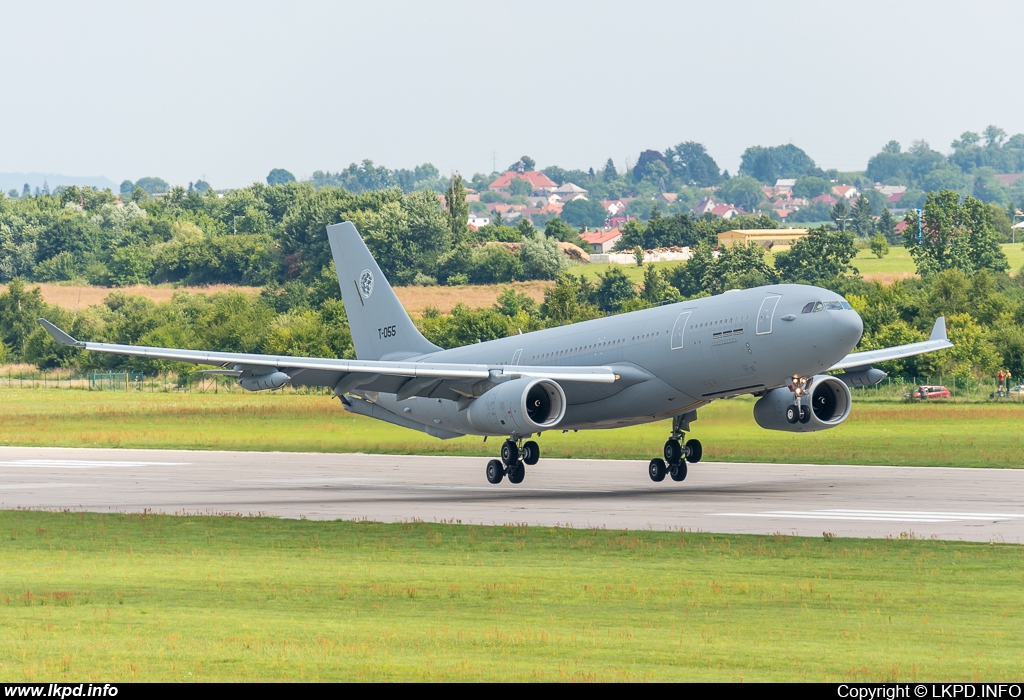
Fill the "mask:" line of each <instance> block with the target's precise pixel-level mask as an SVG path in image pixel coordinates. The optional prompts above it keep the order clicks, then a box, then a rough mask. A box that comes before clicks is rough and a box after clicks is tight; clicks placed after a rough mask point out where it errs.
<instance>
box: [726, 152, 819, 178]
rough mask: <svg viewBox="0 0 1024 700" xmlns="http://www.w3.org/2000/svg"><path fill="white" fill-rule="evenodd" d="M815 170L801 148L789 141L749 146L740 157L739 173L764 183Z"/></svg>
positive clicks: (811, 161)
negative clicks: (778, 143) (773, 144)
mask: <svg viewBox="0 0 1024 700" xmlns="http://www.w3.org/2000/svg"><path fill="white" fill-rule="evenodd" d="M815 170H816V168H815V165H814V161H813V160H812V159H811V157H810V156H809V155H807V154H806V153H805V152H804V151H803V149H801V148H798V147H796V146H794V145H793V144H791V143H787V144H784V145H782V146H769V147H767V148H766V147H764V146H751V147H750V148H748V149H747V150H745V151H744V152H743V156H742V157H741V159H740V170H739V173H740V175H749V176H750V177H753V178H755V179H757V180H759V181H761V182H763V183H764V184H766V185H774V184H775V181H776V180H778V179H779V178H798V177H800V176H801V175H807V174H809V173H812V172H814V171H815Z"/></svg>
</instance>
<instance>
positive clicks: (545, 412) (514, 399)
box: [466, 377, 565, 435]
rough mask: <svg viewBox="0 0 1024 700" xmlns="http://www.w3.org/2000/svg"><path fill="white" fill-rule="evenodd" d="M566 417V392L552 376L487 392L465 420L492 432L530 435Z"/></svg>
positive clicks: (472, 404)
mask: <svg viewBox="0 0 1024 700" xmlns="http://www.w3.org/2000/svg"><path fill="white" fill-rule="evenodd" d="M564 416H565V392H564V391H562V387H560V386H559V385H558V384H557V383H555V382H553V381H551V380H550V379H531V378H528V377H522V378H520V379H513V380H511V381H508V382H504V383H502V384H499V385H498V386H496V387H494V388H493V389H489V390H488V391H486V392H484V394H483V395H482V396H480V397H479V398H477V399H476V400H474V401H473V403H471V404H470V405H469V409H468V410H467V411H466V420H467V421H468V422H469V424H470V425H471V426H472V427H473V428H474V429H475V430H477V431H478V432H480V433H486V434H489V435H529V434H530V433H537V432H540V431H541V430H547V429H549V428H554V427H555V426H556V425H558V423H559V422H560V421H561V420H562V418H563V417H564Z"/></svg>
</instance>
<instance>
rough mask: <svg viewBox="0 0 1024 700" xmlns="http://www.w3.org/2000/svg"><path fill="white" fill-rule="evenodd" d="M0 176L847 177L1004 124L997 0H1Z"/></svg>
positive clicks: (1010, 53)
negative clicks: (788, 151) (776, 150)
mask: <svg viewBox="0 0 1024 700" xmlns="http://www.w3.org/2000/svg"><path fill="white" fill-rule="evenodd" d="M0 12H2V15H0V65H2V66H3V80H2V82H0V171H3V172H12V171H25V172H54V173H62V174H67V175H105V176H107V177H109V178H111V179H113V180H115V181H120V180H122V179H125V178H128V179H132V180H134V179H138V178H139V177H143V176H147V175H156V176H160V177H163V178H164V179H166V180H168V181H171V182H172V183H187V182H188V181H190V180H196V179H198V178H201V177H205V178H206V179H207V180H208V181H209V182H210V183H211V184H212V185H213V186H214V187H218V188H222V187H234V186H242V185H246V184H248V183H250V182H253V181H255V180H262V179H264V178H265V177H266V175H267V172H268V171H269V170H270V169H271V168H275V167H282V168H287V169H288V170H290V171H292V172H293V173H294V174H295V175H296V176H297V177H299V178H300V179H302V178H305V177H308V176H309V175H310V174H311V173H312V172H313V171H314V170H338V169H341V168H343V167H345V166H347V165H348V164H349V163H351V162H353V161H361V160H362V159H364V158H370V159H372V160H373V161H375V162H376V163H378V164H384V165H387V166H389V167H411V166H414V165H416V164H418V163H422V162H425V161H429V162H432V163H434V164H435V165H437V166H438V167H439V168H440V169H441V170H442V171H443V172H444V173H445V174H447V173H449V172H450V171H452V170H457V171H459V172H461V173H463V174H464V175H467V176H469V175H472V173H474V172H477V171H485V172H490V170H491V164H492V159H493V158H494V157H495V156H494V154H495V153H496V154H497V155H496V158H497V165H498V167H499V168H504V167H505V166H507V165H508V164H509V163H511V162H513V161H515V160H516V159H517V158H518V157H519V156H520V155H523V154H526V155H530V156H532V157H533V158H535V159H536V160H537V162H538V166H539V167H544V166H547V165H551V164H557V165H561V166H563V167H567V168H570V167H590V166H593V167H595V168H597V167H600V166H601V165H603V163H604V161H605V159H607V158H608V157H612V158H614V159H615V163H616V165H617V166H618V167H619V168H620V169H622V168H623V167H624V166H625V164H626V160H627V159H629V160H630V161H631V162H635V161H636V157H637V154H638V153H639V152H640V151H641V150H643V149H645V148H655V149H658V150H662V149H664V148H665V147H667V146H671V145H674V144H676V143H679V142H681V141H688V140H694V141H699V142H701V143H704V144H705V145H706V146H707V148H708V150H709V152H710V153H711V155H712V156H714V158H715V159H716V160H717V161H718V163H719V165H720V166H722V167H724V168H728V169H729V170H730V171H731V172H735V170H736V167H737V166H738V164H739V158H740V154H741V153H742V152H743V149H744V148H746V147H747V146H750V145H754V144H761V145H777V144H780V143H787V142H792V143H795V144H796V145H798V146H800V147H802V148H803V149H804V150H806V151H807V152H808V153H809V154H810V155H811V157H812V158H814V159H815V160H816V161H817V163H818V164H819V165H820V166H822V167H825V168H829V167H836V168H840V169H862V168H863V167H864V166H865V163H866V161H867V158H868V157H869V156H870V155H872V154H873V153H876V152H877V151H878V150H879V149H880V148H881V146H882V145H883V144H884V143H885V142H886V141H888V140H889V139H893V138H894V139H897V140H899V141H900V142H902V143H903V145H904V146H905V147H906V146H908V145H909V144H910V142H911V141H913V140H915V139H920V138H923V139H925V140H927V141H929V142H930V143H931V145H932V146H933V147H935V148H937V149H938V150H941V151H943V152H946V151H948V149H949V143H950V141H951V140H952V139H953V138H955V137H956V136H958V135H959V134H960V133H961V132H963V131H965V130H968V129H970V130H974V131H981V130H982V129H984V128H985V126H987V125H988V124H997V125H999V126H1001V127H1003V128H1004V129H1005V130H1006V131H1007V132H1009V133H1010V134H1013V133H1017V132H1022V131H1024V85H1022V77H1024V71H1022V70H1021V68H1022V66H1024V43H1022V39H1021V37H1022V36H1024V34H1022V28H1024V3H1020V2H970V3H967V2H962V3H950V2H940V1H937V0H932V1H931V2H920V3H912V2H891V1H889V2H865V1H863V0H856V1H850V2H844V3H825V2H821V1H820V0H819V1H818V2H789V3H787V2H763V1H758V2H723V1H721V0H719V1H717V2H693V3H687V2H679V1H669V0H663V1H657V2H655V1H648V2H644V1H638V0H632V1H630V2H624V1H620V2H596V1H594V0H589V1H587V2H567V1H547V2H532V1H530V0H518V1H515V2H513V1H511V0H503V1H502V2H497V3H484V2H479V1H478V2H427V1H419V2H383V1H381V0H373V1H372V2H367V1H366V0H362V1H360V2H325V1H321V2H296V1H294V0H293V1H291V2H287V3H284V2H273V3H271V2H257V1H255V0H247V1H246V2H208V1H207V2H195V3H191V2H183V1H181V0H178V1H176V2H173V3H162V4H160V5H157V4H155V3H140V2H90V3H79V2H74V3H72V2H61V1H50V2H47V3H31V2H17V3H11V2H4V3H3V5H2V6H0Z"/></svg>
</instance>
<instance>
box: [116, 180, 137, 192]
mask: <svg viewBox="0 0 1024 700" xmlns="http://www.w3.org/2000/svg"><path fill="white" fill-rule="evenodd" d="M118 189H119V191H120V193H121V194H122V195H129V194H131V193H132V192H134V191H135V183H134V182H132V181H131V180H124V181H122V182H121V187H120V188H118Z"/></svg>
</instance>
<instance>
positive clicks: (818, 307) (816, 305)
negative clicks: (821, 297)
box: [814, 301, 825, 313]
mask: <svg viewBox="0 0 1024 700" xmlns="http://www.w3.org/2000/svg"><path fill="white" fill-rule="evenodd" d="M823 308H825V305H824V304H822V303H821V302H820V301H816V302H814V313H818V312H819V311H821V310H822V309H823Z"/></svg>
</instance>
